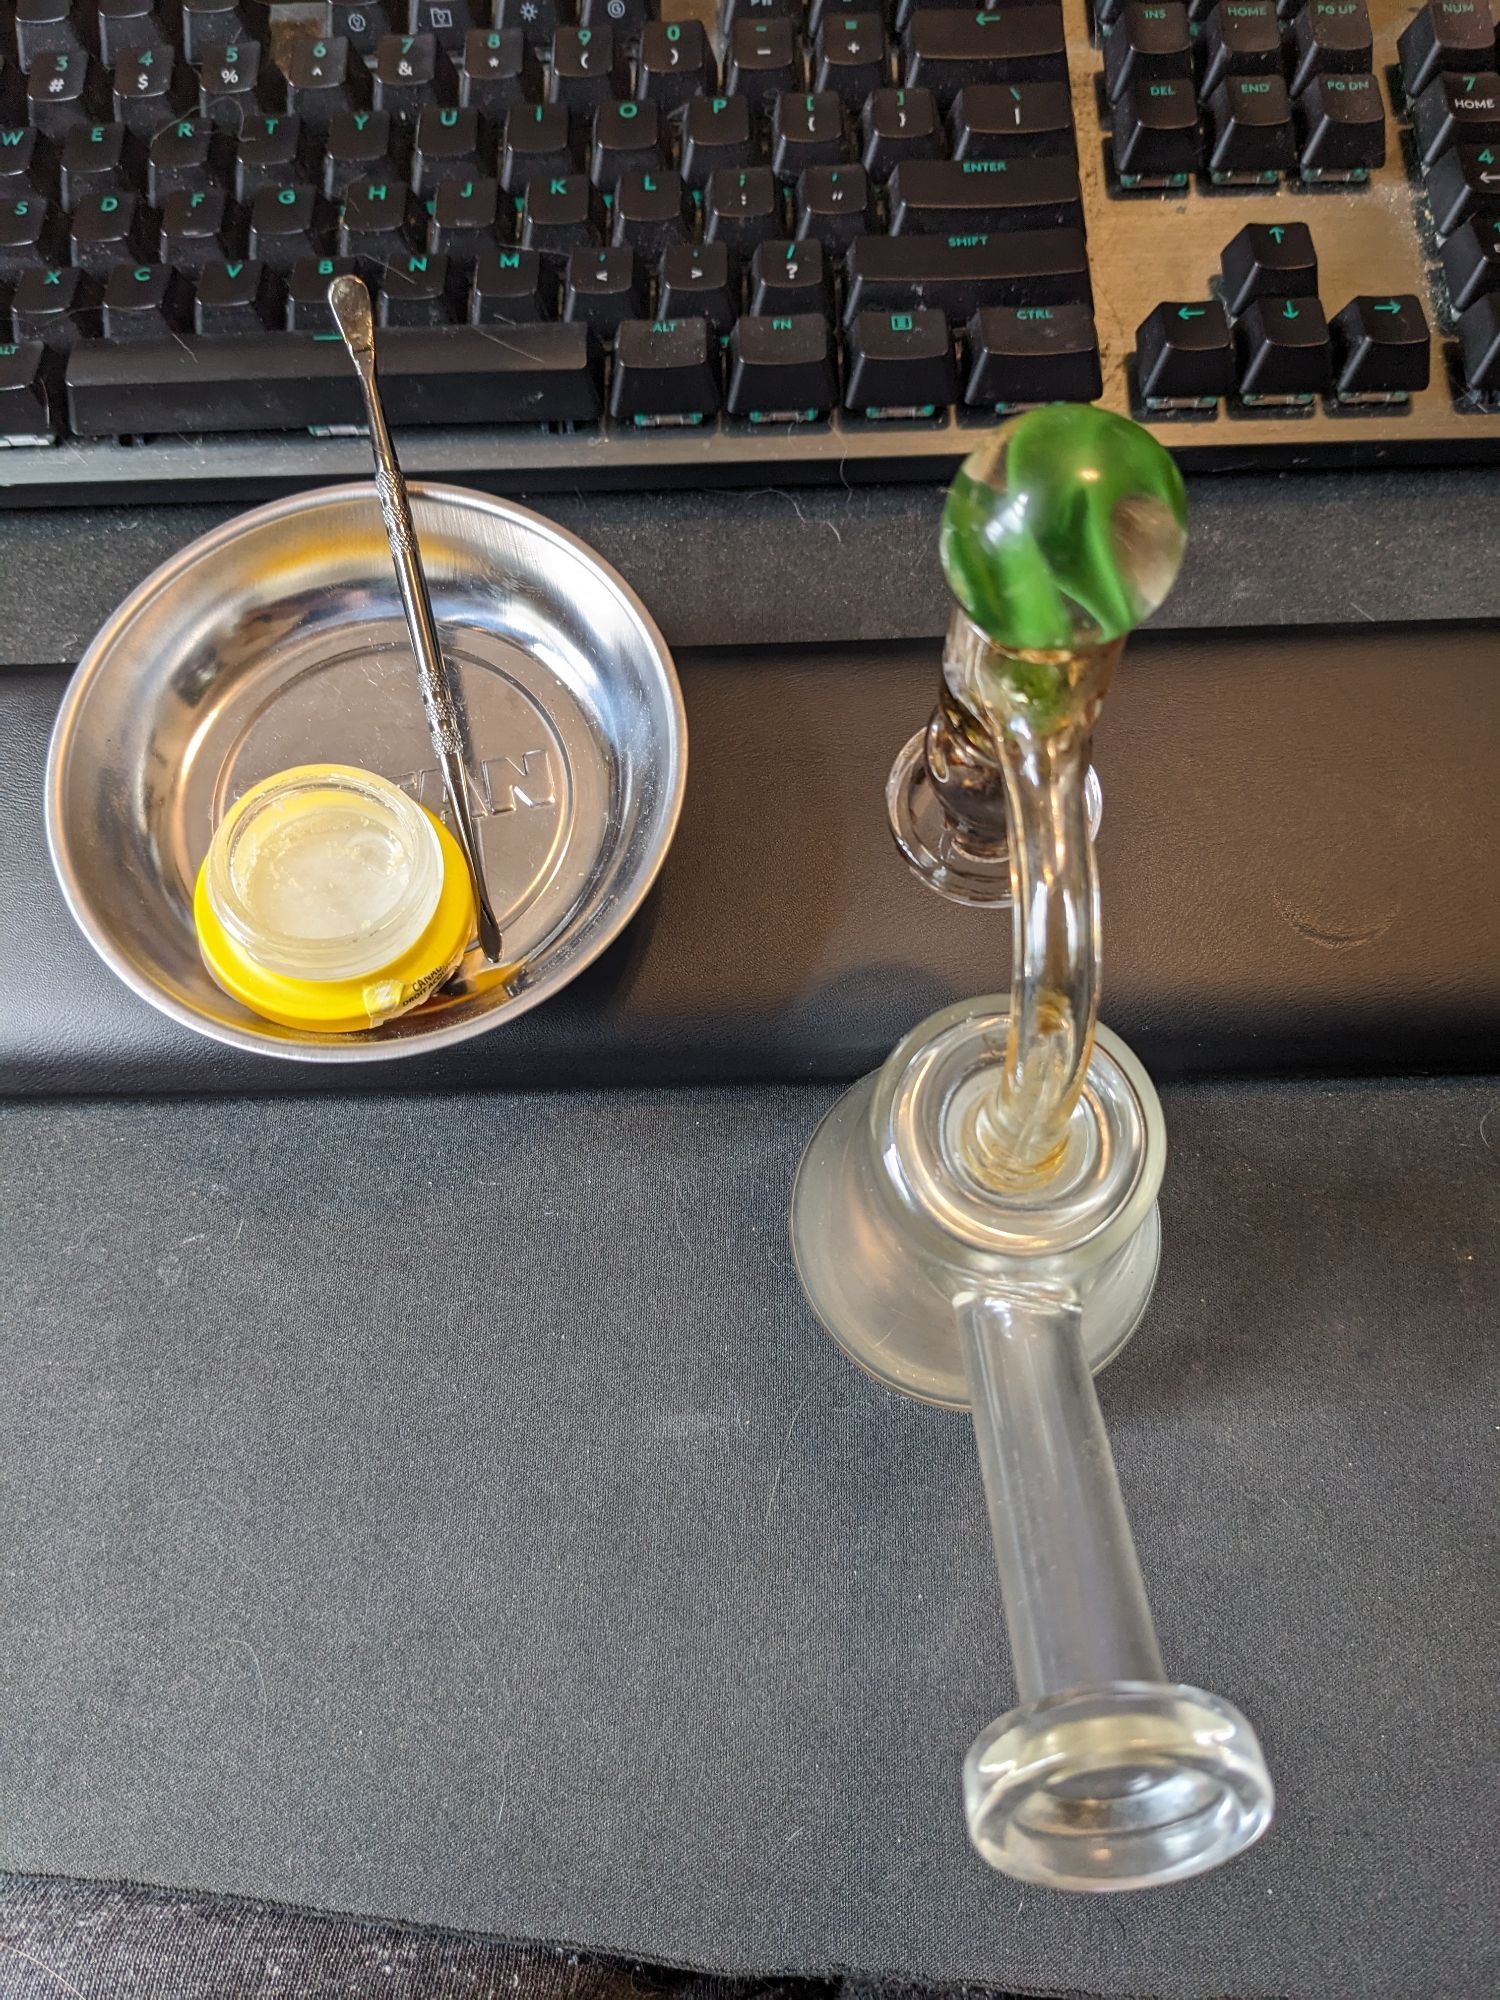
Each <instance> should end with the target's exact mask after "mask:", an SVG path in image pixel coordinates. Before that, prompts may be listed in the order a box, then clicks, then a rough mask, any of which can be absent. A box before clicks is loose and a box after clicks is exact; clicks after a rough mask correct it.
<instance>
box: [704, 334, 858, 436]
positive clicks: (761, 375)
mask: <svg viewBox="0 0 1500 2000" xmlns="http://www.w3.org/2000/svg"><path fill="white" fill-rule="evenodd" d="M727 360H728V388H727V392H726V395H725V408H726V409H727V410H728V411H729V413H730V415H731V416H735V417H745V418H748V420H749V421H750V422H751V423H753V424H764V423H778V422H781V423H786V422H793V423H812V422H814V421H815V420H816V419H817V418H818V417H821V416H826V415H827V413H828V411H829V410H831V409H832V408H833V406H834V404H835V403H837V401H838V398H839V383H838V370H837V368H836V366H835V363H834V352H833V336H832V332H831V330H830V328H829V325H828V322H827V320H826V319H824V318H823V316H822V315H821V314H820V313H780V314H776V315H775V316H765V315H762V314H759V313H750V314H746V316H745V317H744V318H743V319H740V320H737V321H736V322H735V327H734V331H733V333H731V334H730V336H729V352H728V357H727Z"/></svg>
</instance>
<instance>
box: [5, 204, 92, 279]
mask: <svg viewBox="0 0 1500 2000" xmlns="http://www.w3.org/2000/svg"><path fill="white" fill-rule="evenodd" d="M65 240H66V239H65V236H64V232H63V227H62V222H61V219H60V217H59V216H58V213H57V210H56V209H55V208H54V207H53V206H52V203H51V202H50V201H48V199H47V197H46V196H45V195H40V194H23V195H19V196H17V197H16V198H15V199H13V200H10V201H0V271H23V270H25V269H26V267H27V266H28V265H29V264H61V263H64V262H66V261H67V259H66V254H65V248H64V245H65ZM74 261H75V262H76V261H77V260H76V259H74Z"/></svg>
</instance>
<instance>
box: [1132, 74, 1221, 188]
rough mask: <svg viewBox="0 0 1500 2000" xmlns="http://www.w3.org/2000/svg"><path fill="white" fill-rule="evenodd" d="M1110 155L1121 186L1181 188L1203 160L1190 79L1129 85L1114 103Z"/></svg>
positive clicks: (1196, 102) (1170, 78) (1177, 78)
mask: <svg viewBox="0 0 1500 2000" xmlns="http://www.w3.org/2000/svg"><path fill="white" fill-rule="evenodd" d="M1110 153H1111V156H1112V158H1113V160H1114V164H1115V172H1116V173H1117V174H1118V175H1119V177H1120V185H1121V186H1122V187H1126V188H1131V187H1142V186H1146V187H1161V186H1167V187H1182V186H1183V185H1184V184H1185V183H1186V182H1187V180H1188V178H1189V176H1190V175H1192V174H1194V173H1196V172H1197V170H1198V168H1199V167H1200V166H1201V165H1202V161H1203V134H1202V131H1201V129H1200V127H1199V123H1198V99H1197V97H1196V95H1195V93H1194V91H1193V86H1192V83H1191V81H1190V80H1189V79H1188V78H1186V77H1180V76H1179V77H1169V78H1166V79H1164V80H1159V81H1157V82H1148V81H1146V80H1145V79H1142V80H1141V81H1139V82H1137V83H1134V84H1132V85H1131V87H1130V88H1129V89H1128V90H1127V91H1126V92H1125V94H1124V96H1123V97H1121V99H1120V100H1119V102H1118V103H1117V104H1116V106H1115V112H1114V131H1113V133H1112V134H1111V136H1110Z"/></svg>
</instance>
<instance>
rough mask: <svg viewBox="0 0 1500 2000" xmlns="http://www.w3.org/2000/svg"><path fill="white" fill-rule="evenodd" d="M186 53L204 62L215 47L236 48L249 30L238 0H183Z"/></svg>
mask: <svg viewBox="0 0 1500 2000" xmlns="http://www.w3.org/2000/svg"><path fill="white" fill-rule="evenodd" d="M181 9H182V13H181V18H182V37H181V46H182V53H183V54H184V55H185V56H186V57H187V59H188V61H189V62H190V63H200V62H202V60H203V58H204V57H205V56H207V55H211V54H212V53H213V51H214V50H215V49H227V48H232V47H233V46H234V45H235V43H236V42H238V41H239V39H240V37H241V35H243V34H244V33H245V21H244V16H243V15H242V14H241V12H240V9H239V7H238V5H237V4H236V0H181Z"/></svg>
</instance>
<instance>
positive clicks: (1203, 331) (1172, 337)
mask: <svg viewBox="0 0 1500 2000" xmlns="http://www.w3.org/2000/svg"><path fill="white" fill-rule="evenodd" d="M1135 363H1136V384H1137V387H1138V389H1139V391H1140V396H1141V400H1142V402H1143V403H1144V404H1145V405H1146V407H1147V409H1168V410H1171V409H1203V408H1205V407H1208V408H1211V407H1212V406H1213V405H1214V404H1215V403H1217V402H1218V401H1219V400H1220V399H1221V398H1222V397H1225V396H1228V395H1229V393H1230V391H1231V390H1232V388H1233V386H1234V342H1233V339H1232V336H1231V334H1230V330H1229V321H1228V318H1227V317H1226V315H1225V312H1224V308H1223V306H1222V305H1221V304H1220V302H1219V300H1218V299H1186V300H1184V299H1168V300H1165V301H1164V302H1163V303H1162V304H1161V305H1159V306H1156V307H1154V308H1153V310H1152V311H1151V312H1150V313H1149V314H1148V315H1147V317H1146V318H1145V319H1144V320H1142V322H1141V324H1140V325H1139V326H1138V327H1137V328H1136V335H1135Z"/></svg>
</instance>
